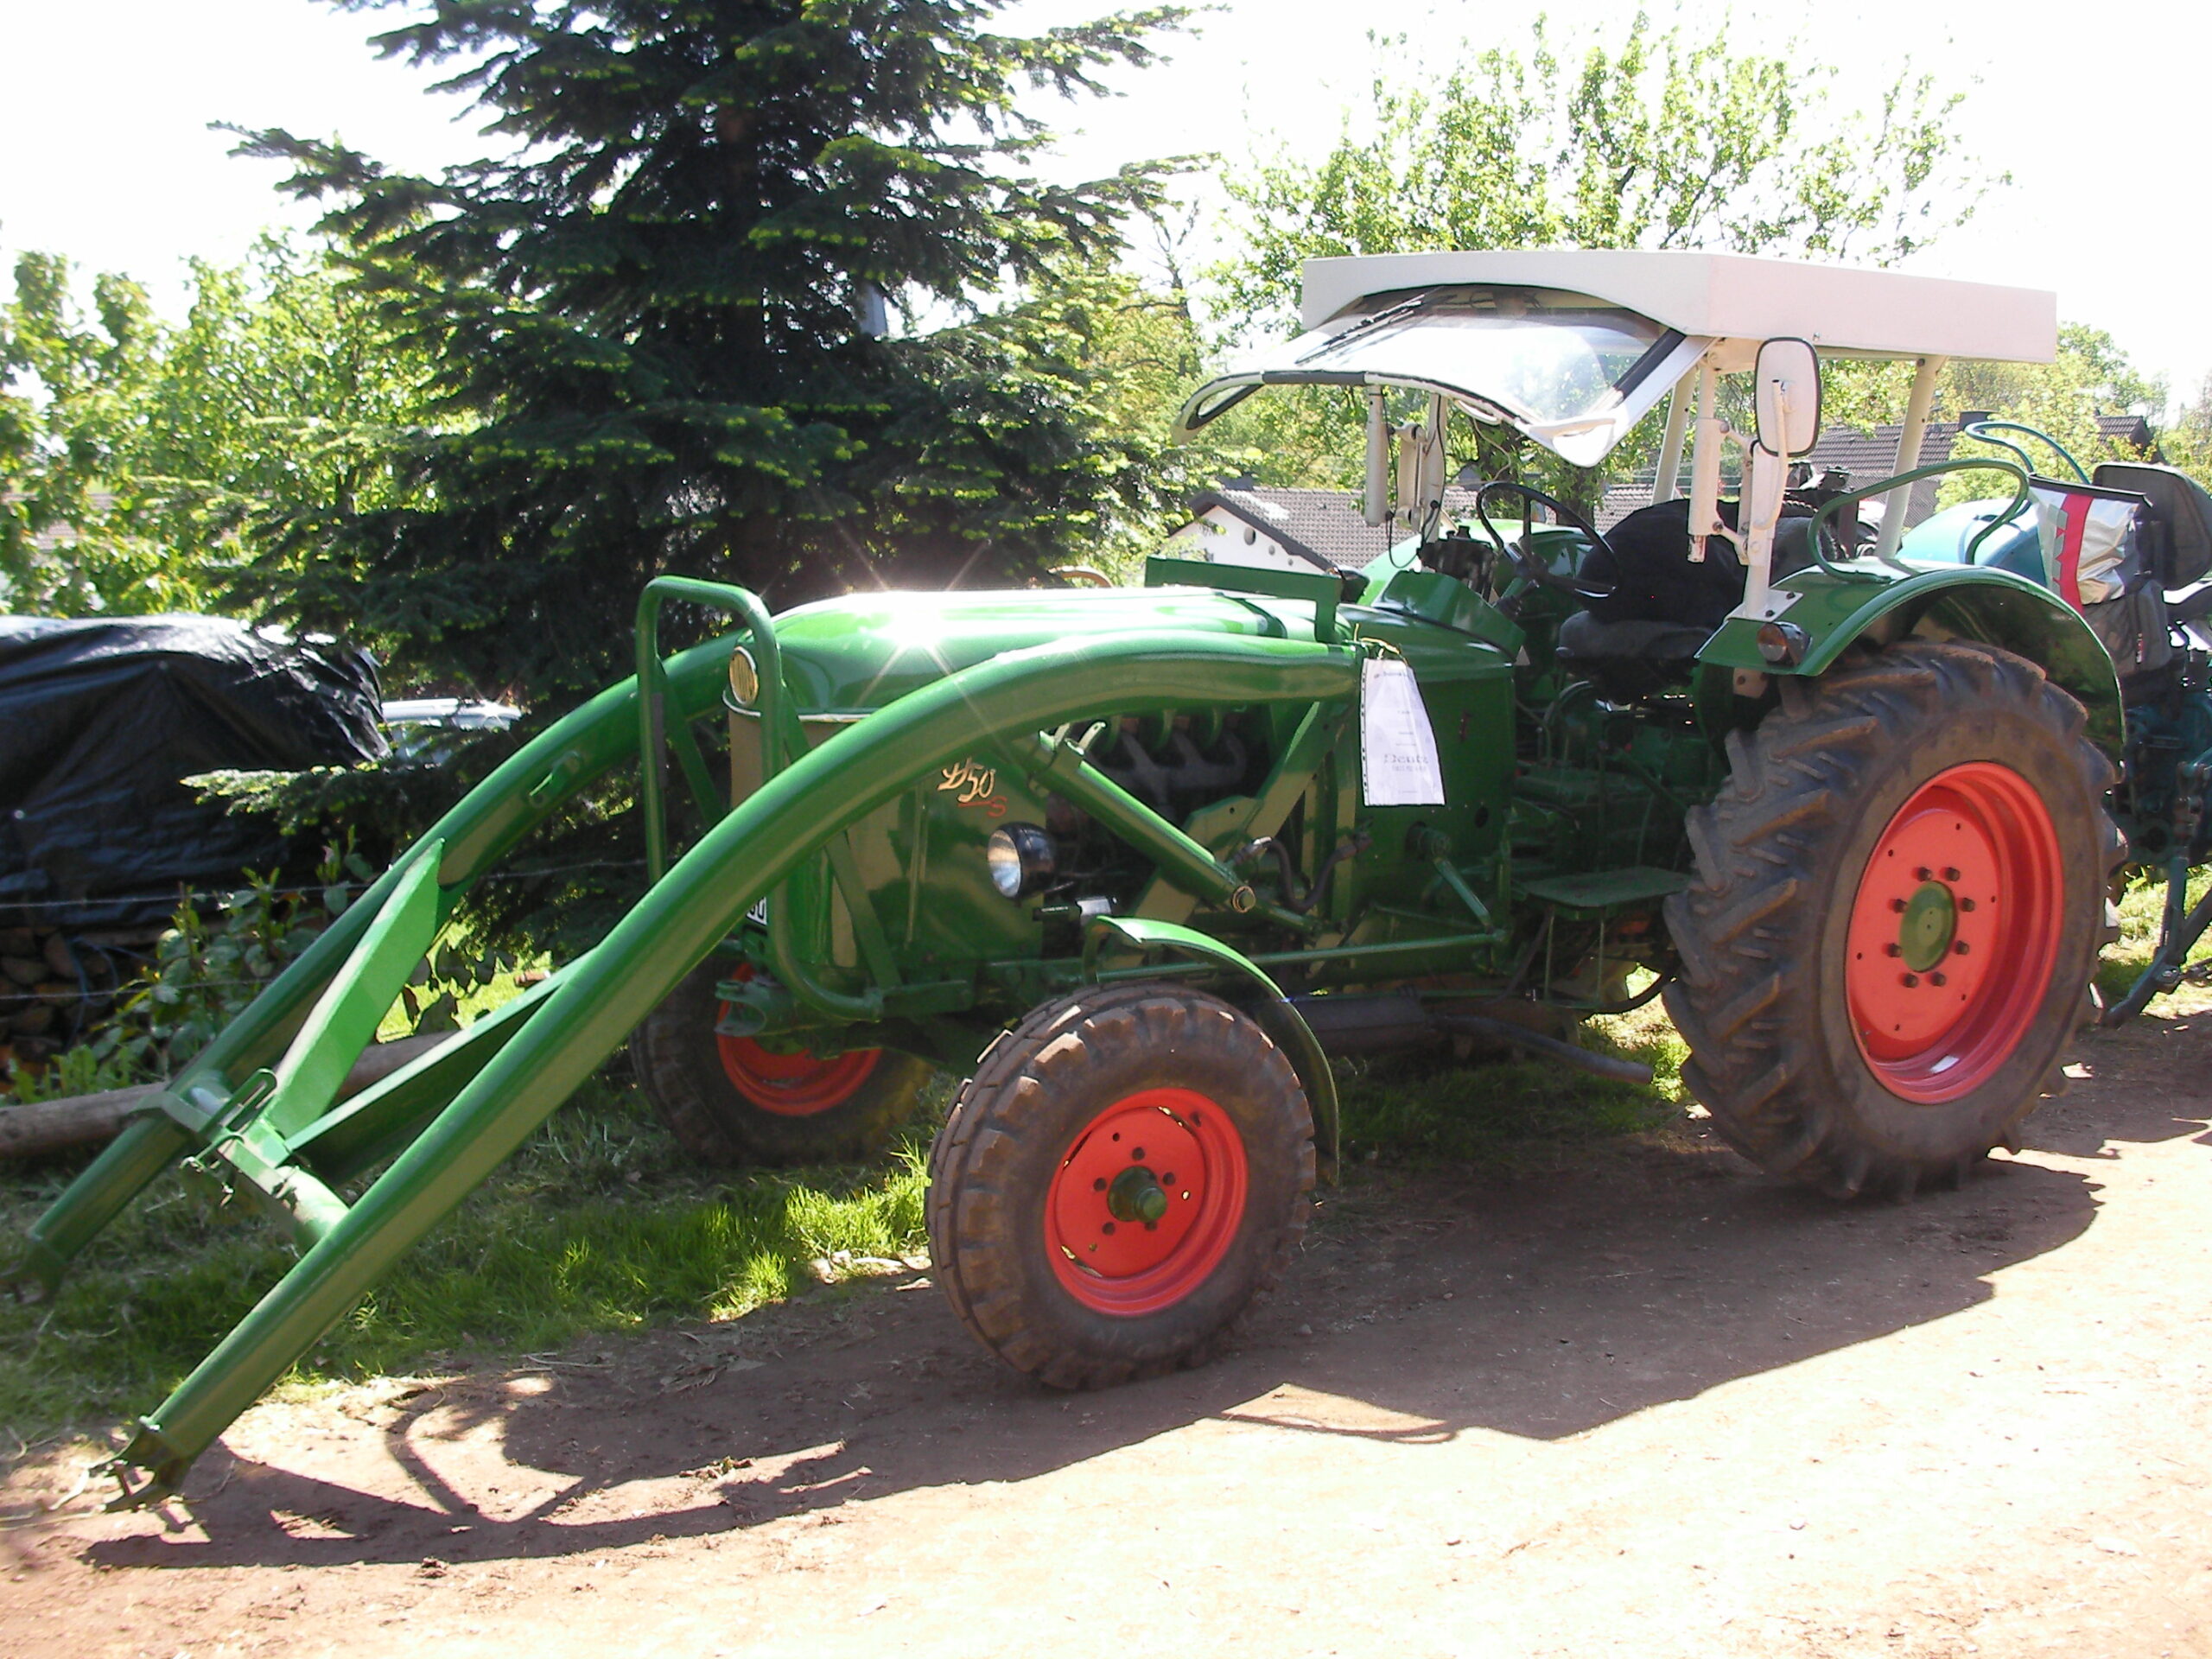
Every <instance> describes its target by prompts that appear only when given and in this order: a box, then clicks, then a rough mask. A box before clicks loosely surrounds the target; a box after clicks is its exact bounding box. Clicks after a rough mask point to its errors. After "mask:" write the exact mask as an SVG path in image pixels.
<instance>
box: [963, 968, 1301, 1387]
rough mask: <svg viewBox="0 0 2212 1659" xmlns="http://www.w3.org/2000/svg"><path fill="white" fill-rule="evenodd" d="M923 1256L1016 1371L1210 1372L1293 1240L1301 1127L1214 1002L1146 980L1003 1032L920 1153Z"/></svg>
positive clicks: (1099, 1379) (1291, 1101)
mask: <svg viewBox="0 0 2212 1659" xmlns="http://www.w3.org/2000/svg"><path fill="white" fill-rule="evenodd" d="M930 1175H931V1179H930V1194H929V1229H930V1252H931V1260H932V1262H934V1263H935V1267H936V1272H937V1275H938V1281H939V1282H940V1283H941V1284H943V1286H944V1290H945V1294H946V1296H947V1297H948V1298H949V1299H950V1301H951V1303H952V1309H953V1312H954V1313H956V1314H957V1316H958V1317H959V1319H960V1321H961V1323H963V1325H966V1326H967V1327H968V1329H969V1332H971V1333H972V1334H973V1335H974V1336H975V1337H976V1339H977V1340H978V1341H980V1342H981V1343H982V1344H983V1345H984V1346H985V1347H987V1348H988V1349H990V1350H991V1351H993V1352H995V1353H996V1354H997V1355H998V1356H999V1357H1001V1359H1003V1360H1005V1361H1006V1362H1007V1363H1008V1364H1009V1365H1012V1366H1013V1367H1014V1369H1015V1370H1020V1371H1026V1372H1027V1373H1029V1374H1030V1375H1032V1376H1035V1377H1037V1378H1038V1379H1039V1380H1040V1381H1042V1382H1044V1383H1048V1384H1050V1385H1051V1386H1052V1387H1054V1388H1062V1389H1082V1388H1099V1387H1104V1386H1107V1385H1109V1384H1113V1383H1122V1382H1126V1381H1128V1380H1130V1379H1132V1378H1135V1377H1139V1376H1151V1375H1154V1374H1155V1373H1158V1372H1161V1371H1166V1370H1173V1369H1175V1368H1177V1367H1179V1366H1184V1365H1195V1364H1198V1363H1203V1362H1204V1361H1205V1360H1206V1359H1208V1358H1210V1357H1211V1356H1212V1354H1213V1353H1214V1352H1215V1351H1216V1350H1217V1348H1218V1347H1219V1345H1220V1344H1221V1343H1222V1341H1223V1340H1224V1338H1226V1337H1227V1335H1228V1333H1229V1332H1230V1329H1231V1328H1232V1327H1233V1326H1234V1325H1235V1323H1236V1320H1237V1319H1238V1318H1239V1317H1240V1316H1241V1315H1242V1314H1243V1313H1244V1311H1245V1310H1246V1308H1247V1307H1249V1306H1250V1304H1251V1303H1252V1301H1253V1300H1254V1299H1255V1297H1257V1296H1258V1295H1259V1294H1262V1292H1264V1291H1265V1290H1267V1289H1268V1288H1269V1287H1272V1286H1273V1285H1274V1282H1275V1281H1276V1280H1277V1279H1278V1278H1280V1277H1281V1274H1282V1272H1283V1269H1284V1268H1286V1267H1287V1265H1288V1263H1289V1261H1290V1255H1291V1252H1292V1251H1293V1250H1294V1249H1295V1248H1296V1247H1297V1244H1298V1241H1299V1239H1300V1236H1302V1235H1303V1234H1304V1232H1305V1230H1306V1218H1307V1215H1308V1212H1309V1210H1310V1208H1311V1206H1310V1203H1309V1201H1308V1199H1307V1197H1306V1194H1307V1193H1308V1192H1311V1191H1312V1190H1313V1114H1312V1110H1311V1108H1310V1107H1309V1105H1308V1103H1307V1102H1306V1092H1305V1090H1304V1089H1303V1088H1302V1087H1300V1084H1299V1081H1298V1074H1297V1073H1296V1071H1294V1070H1293V1069H1292V1067H1291V1065H1290V1062H1289V1060H1288V1059H1287V1058H1286V1057H1285V1056H1284V1055H1283V1053H1282V1052H1281V1050H1280V1049H1278V1048H1277V1047H1276V1046H1275V1045H1274V1043H1273V1042H1272V1041H1271V1040H1270V1039H1268V1035H1267V1033H1265V1032H1264V1031H1263V1030H1262V1029H1261V1027H1260V1026H1259V1025H1258V1024H1257V1022H1255V1020H1252V1019H1251V1018H1250V1017H1249V1015H1246V1014H1241V1013H1239V1012H1238V1011H1237V1010H1236V1008H1234V1007H1230V1005H1229V1004H1228V1003H1226V1002H1224V1001H1221V1000H1220V999H1219V998H1217V997H1213V996H1209V995H1205V993H1204V992H1201V991H1196V990H1192V989H1187V988H1182V987H1179V986H1175V985H1172V984H1164V983H1159V982H1154V983H1150V984H1136V985H1128V986H1122V987H1117V988H1114V989H1110V990H1103V991H1101V990H1090V991H1084V992H1080V993H1077V994H1076V995H1072V996H1068V997H1064V998H1061V999H1059V1000H1058V1001H1052V1002H1048V1003H1046V1004H1045V1005H1044V1006H1042V1007H1039V1008H1037V1009H1035V1010H1034V1011H1033V1012H1032V1013H1031V1014H1029V1016H1028V1017H1027V1019H1025V1020H1022V1022H1021V1023H1020V1025H1018V1026H1016V1027H1014V1029H1013V1030H1012V1031H1009V1032H1007V1033H1004V1034H1003V1035H1001V1037H1000V1038H999V1039H998V1040H997V1041H996V1042H995V1043H994V1044H993V1045H992V1046H991V1048H990V1050H989V1051H988V1052H987V1053H986V1054H985V1055H984V1056H983V1060H982V1065H980V1066H979V1067H978V1068H977V1070H976V1075H975V1077H972V1078H970V1079H969V1081H968V1083H967V1084H966V1085H965V1086H963V1089H962V1090H961V1092H960V1098H959V1100H958V1101H957V1103H955V1105H954V1106H953V1109H952V1114H951V1116H950V1118H949V1119H948V1120H947V1121H946V1122H945V1125H944V1128H942V1129H941V1130H939V1131H938V1139H937V1143H936V1145H935V1146H934V1147H932V1149H931V1156H930Z"/></svg>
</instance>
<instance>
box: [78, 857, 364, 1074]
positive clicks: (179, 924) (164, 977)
mask: <svg viewBox="0 0 2212 1659" xmlns="http://www.w3.org/2000/svg"><path fill="white" fill-rule="evenodd" d="M348 874H351V875H353V876H354V877H356V878H357V879H358V880H364V881H365V880H368V879H369V878H370V877H371V876H372V874H374V872H372V870H371V869H370V868H369V867H368V865H367V863H366V862H365V861H363V860H362V858H361V857H360V855H359V854H357V853H353V852H352V851H350V850H349V849H330V850H329V851H328V852H327V853H326V855H325V856H324V860H323V863H322V867H321V869H320V870H319V871H318V872H317V881H318V885H319V887H320V891H319V892H315V893H302V892H298V891H294V890H290V889H286V888H281V887H278V886H277V878H276V877H275V876H274V875H273V874H271V875H254V874H251V873H250V872H249V873H248V874H247V876H246V885H245V887H242V888H240V889H239V890H238V892H236V893H232V894H231V895H230V896H229V897H228V898H227V899H225V900H224V902H223V906H222V909H221V911H220V912H219V915H218V916H217V917H215V918H212V919H211V918H208V917H206V916H203V915H201V914H200V912H199V911H198V910H197V909H195V908H194V906H192V905H191V904H190V903H189V902H187V903H184V904H181V905H179V906H177V912H176V916H175V920H174V922H173V923H172V924H171V925H170V927H169V930H168V931H167V932H166V933H164V934H162V937H161V938H160V940H159V941H158V942H157V943H156V945H155V947H154V960H153V961H152V962H151V963H149V964H148V965H147V967H146V968H145V969H144V970H143V972H142V973H141V974H140V975H139V976H138V977H137V979H136V980H134V981H132V982H131V983H130V984H129V985H127V986H125V987H124V989H123V992H122V994H121V995H120V996H119V997H118V1001H117V1006H116V1013H115V1018H114V1019H113V1020H112V1021H111V1022H110V1024H109V1025H108V1027H107V1028H106V1029H105V1030H104V1031H103V1032H101V1033H100V1034H99V1036H98V1037H97V1038H95V1039H93V1041H92V1053H93V1055H94V1057H95V1058H97V1059H99V1060H102V1061H113V1062H116V1063H118V1064H119V1065H126V1066H128V1067H129V1068H130V1070H131V1071H133V1072H135V1073H136V1074H137V1075H139V1076H141V1077H149V1078H156V1079H158V1078H164V1077H174V1076H175V1074H176V1073H177V1072H178V1071H181V1070H182V1069H183V1067H184V1065H186V1064H187V1062H188V1061H189V1060H190V1059H191V1058H192V1057H193V1056H194V1055H195V1054H197V1053H198V1052H200V1050H201V1049H203V1048H205V1047H207V1045H208V1044H209V1043H211V1042H213V1041H214V1039H215V1037H216V1035H217V1033H219V1032H220V1031H221V1030H222V1029H223V1027H225V1026H226V1025H228V1024H229V1023H230V1022H231V1021H232V1020H233V1019H235V1018H236V1017H237V1016H238V1014H242V1013H244V1012H245V1007H246V1005H247V1004H248V1003H249V1002H251V1001H253V999H254V998H255V997H257V996H258V995H260V994H261V992H262V991H263V989H264V988H265V987H266V986H267V985H268V984H269V982H270V981H271V980H273V979H275V978H276V977H277V975H278V974H280V973H282V972H283V970H284V969H286V968H287V967H289V965H290V964H291V963H292V962H293V961H294V960H295V959H296V957H298V956H299V955H300V953H301V952H302V951H303V950H306V949H307V948H308V945H310V944H314V943H315V937H316V936H317V935H318V934H320V933H321V931H322V930H323V929H324V928H325V927H326V926H327V925H329V921H330V918H334V917H336V916H340V915H342V914H343V913H344V912H345V910H346V906H347V905H349V904H350V903H351V902H352V901H353V887H352V886H350V885H349V884H348V883H347V882H346V880H345V877H346V875H348Z"/></svg>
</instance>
